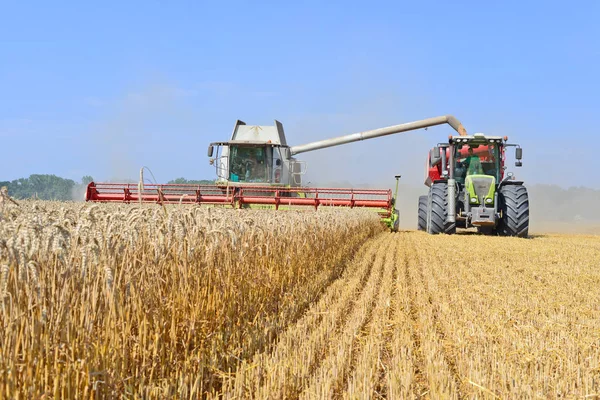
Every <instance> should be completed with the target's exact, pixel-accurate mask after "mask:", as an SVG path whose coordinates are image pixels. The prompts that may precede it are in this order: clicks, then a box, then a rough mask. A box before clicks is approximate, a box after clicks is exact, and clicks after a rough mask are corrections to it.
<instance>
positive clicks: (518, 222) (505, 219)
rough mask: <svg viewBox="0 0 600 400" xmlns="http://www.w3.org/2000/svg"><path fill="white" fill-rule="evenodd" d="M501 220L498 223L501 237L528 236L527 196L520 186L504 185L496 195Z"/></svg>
mask: <svg viewBox="0 0 600 400" xmlns="http://www.w3.org/2000/svg"><path fill="white" fill-rule="evenodd" d="M498 195H499V196H498V198H499V203H500V204H499V209H500V211H501V212H502V218H500V221H499V223H498V233H499V234H500V235H501V236H517V237H527V236H528V235H529V194H528V193H527V188H525V186H522V185H506V186H502V187H501V188H500V192H499V193H498Z"/></svg>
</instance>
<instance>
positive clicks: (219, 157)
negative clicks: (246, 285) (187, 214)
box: [85, 115, 466, 231]
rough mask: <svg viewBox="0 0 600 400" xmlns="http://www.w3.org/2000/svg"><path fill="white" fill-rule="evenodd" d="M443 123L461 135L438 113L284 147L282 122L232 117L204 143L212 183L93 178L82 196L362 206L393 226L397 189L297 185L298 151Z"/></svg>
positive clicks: (230, 203) (148, 200) (456, 123)
mask: <svg viewBox="0 0 600 400" xmlns="http://www.w3.org/2000/svg"><path fill="white" fill-rule="evenodd" d="M441 124H448V125H450V126H451V127H452V128H453V129H454V130H456V131H457V132H458V133H459V135H466V131H465V129H464V127H463V126H462V124H461V123H460V122H459V121H458V120H457V119H456V118H454V117H453V116H451V115H447V116H441V117H435V118H429V119H424V120H420V121H415V122H410V123H406V124H400V125H394V126H389V127H386V128H380V129H374V130H370V131H365V132H358V133H353V134H350V135H345V136H340V137H337V138H332V139H326V140H321V141H317V142H313V143H308V144H304V145H300V146H288V144H287V140H286V137H285V134H284V131H283V125H282V124H281V123H280V122H279V121H275V125H273V126H257V125H246V124H245V123H244V122H242V121H239V120H238V121H236V123H235V126H234V128H233V134H232V135H231V139H230V140H229V141H226V142H214V143H211V144H210V145H209V147H208V157H209V158H210V160H209V161H210V164H211V165H214V166H215V169H216V175H217V179H216V180H215V184H214V185H181V184H165V185H160V184H145V183H143V179H140V183H139V184H126V183H95V182H92V183H90V184H89V185H88V188H87V192H86V197H85V199H86V201H95V202H124V203H131V202H143V203H159V204H165V203H166V204H169V203H178V204H183V203H186V204H187V203H193V204H210V205H222V206H228V207H234V208H275V209H291V208H297V207H312V208H314V209H318V208H319V207H322V206H327V207H351V208H354V207H363V208H371V209H374V210H376V211H377V212H378V213H379V215H380V216H381V218H382V222H384V223H385V224H386V225H387V226H388V227H389V228H390V229H391V230H392V231H397V230H398V225H399V215H398V210H397V209H396V207H395V206H396V199H397V192H398V180H399V178H400V175H397V176H396V193H395V194H394V195H392V191H391V190H383V189H382V190H377V189H338V188H307V187H303V186H302V175H304V174H305V173H306V164H305V163H304V162H302V161H299V160H297V159H296V158H295V156H296V155H297V154H300V153H304V152H308V151H313V150H318V149H324V148H327V147H332V146H339V145H342V144H346V143H352V142H357V141H361V140H367V139H372V138H376V137H380V136H386V135H391V134H396V133H402V132H407V131H412V130H416V129H421V128H427V127H430V126H435V125H441Z"/></svg>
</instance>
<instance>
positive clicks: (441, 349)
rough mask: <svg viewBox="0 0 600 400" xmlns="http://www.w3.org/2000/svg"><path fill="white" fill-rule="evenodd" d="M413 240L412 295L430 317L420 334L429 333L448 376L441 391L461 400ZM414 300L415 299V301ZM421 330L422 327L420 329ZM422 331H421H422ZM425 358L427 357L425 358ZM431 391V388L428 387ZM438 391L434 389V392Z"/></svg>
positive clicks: (455, 370)
mask: <svg viewBox="0 0 600 400" xmlns="http://www.w3.org/2000/svg"><path fill="white" fill-rule="evenodd" d="M414 240H415V238H414V237H412V238H410V242H411V248H412V249H414V252H413V254H414V255H415V259H414V264H413V268H412V272H413V273H414V274H415V275H416V276H415V277H414V278H412V277H411V279H414V281H413V282H412V283H413V285H417V286H414V287H413V289H414V290H413V291H412V293H415V295H416V296H418V297H419V299H418V301H419V302H420V303H421V306H422V307H423V308H424V310H422V311H423V313H424V314H426V315H427V316H428V317H430V320H429V322H430V326H429V328H430V330H429V332H422V334H424V335H425V336H426V335H427V333H429V338H428V345H431V347H432V348H435V349H436V350H437V351H436V352H435V353H436V355H437V356H439V357H440V359H441V360H440V361H441V363H442V364H445V365H446V367H447V368H446V369H447V372H448V375H449V379H450V382H447V385H448V386H447V387H444V388H443V390H444V391H446V390H449V393H445V394H450V395H451V396H452V398H459V399H460V398H463V394H464V393H465V388H464V384H463V381H462V379H461V378H460V374H459V373H458V368H457V364H456V360H455V359H454V357H453V356H452V355H451V354H450V353H449V351H448V348H447V346H446V345H445V342H446V334H445V331H444V329H443V327H442V324H441V322H440V317H439V309H438V306H439V305H438V304H437V303H435V302H434V300H433V296H432V293H431V289H430V287H429V286H430V285H429V283H428V279H426V277H425V273H424V266H423V262H422V260H421V257H420V252H419V251H417V250H416V249H417V246H416V244H415V243H414V242H413V241H414ZM421 251H428V250H427V249H421ZM429 251H434V249H429ZM418 288H422V290H418ZM415 300H416V299H415ZM421 328H423V326H422V327H421ZM422 330H423V329H422ZM425 358H427V357H425ZM425 361H426V362H429V363H431V360H425ZM430 389H431V387H430ZM437 389H439V388H437V387H436V390H437Z"/></svg>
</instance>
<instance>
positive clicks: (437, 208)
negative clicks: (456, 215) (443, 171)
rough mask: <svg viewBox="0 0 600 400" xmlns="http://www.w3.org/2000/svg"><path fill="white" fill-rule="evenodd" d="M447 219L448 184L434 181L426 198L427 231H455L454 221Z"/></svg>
mask: <svg viewBox="0 0 600 400" xmlns="http://www.w3.org/2000/svg"><path fill="white" fill-rule="evenodd" d="M447 220H448V185H447V184H446V183H443V182H441V183H434V184H433V185H431V186H430V187H429V196H428V198H427V233H431V234H437V233H446V234H454V233H456V223H455V222H453V223H449V222H447Z"/></svg>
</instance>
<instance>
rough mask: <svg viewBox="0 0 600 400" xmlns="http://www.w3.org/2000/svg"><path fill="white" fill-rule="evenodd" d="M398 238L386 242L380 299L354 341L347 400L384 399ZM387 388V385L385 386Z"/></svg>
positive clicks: (389, 236) (391, 236) (344, 393)
mask: <svg viewBox="0 0 600 400" xmlns="http://www.w3.org/2000/svg"><path fill="white" fill-rule="evenodd" d="M395 236H396V235H395V234H393V233H389V234H387V235H386V236H385V238H384V240H385V241H386V242H388V246H387V248H386V254H385V257H384V260H383V263H384V266H383V275H382V282H381V285H380V290H379V293H377V297H376V298H375V299H373V302H374V308H373V309H372V311H371V313H370V315H369V316H368V318H367V320H366V321H365V326H364V328H363V329H362V330H361V332H360V335H358V337H357V338H356V340H355V343H357V344H358V345H359V346H356V347H357V350H356V351H353V357H352V363H351V366H350V368H349V371H348V373H347V376H348V378H347V383H346V385H345V392H343V393H339V395H342V394H343V397H344V398H374V397H378V398H382V397H384V393H383V391H382V388H381V387H380V385H379V384H380V376H381V375H382V374H383V373H384V366H383V362H382V358H383V357H384V353H385V351H386V346H385V341H384V340H385V335H386V334H387V333H388V331H389V328H388V322H389V318H390V306H391V297H392V294H393V292H394V284H395V281H394V279H393V277H394V276H395V275H396V269H397V265H396V257H395V256H396V247H397V243H398V241H397V240H394V238H395ZM383 388H385V385H384V386H383Z"/></svg>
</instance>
